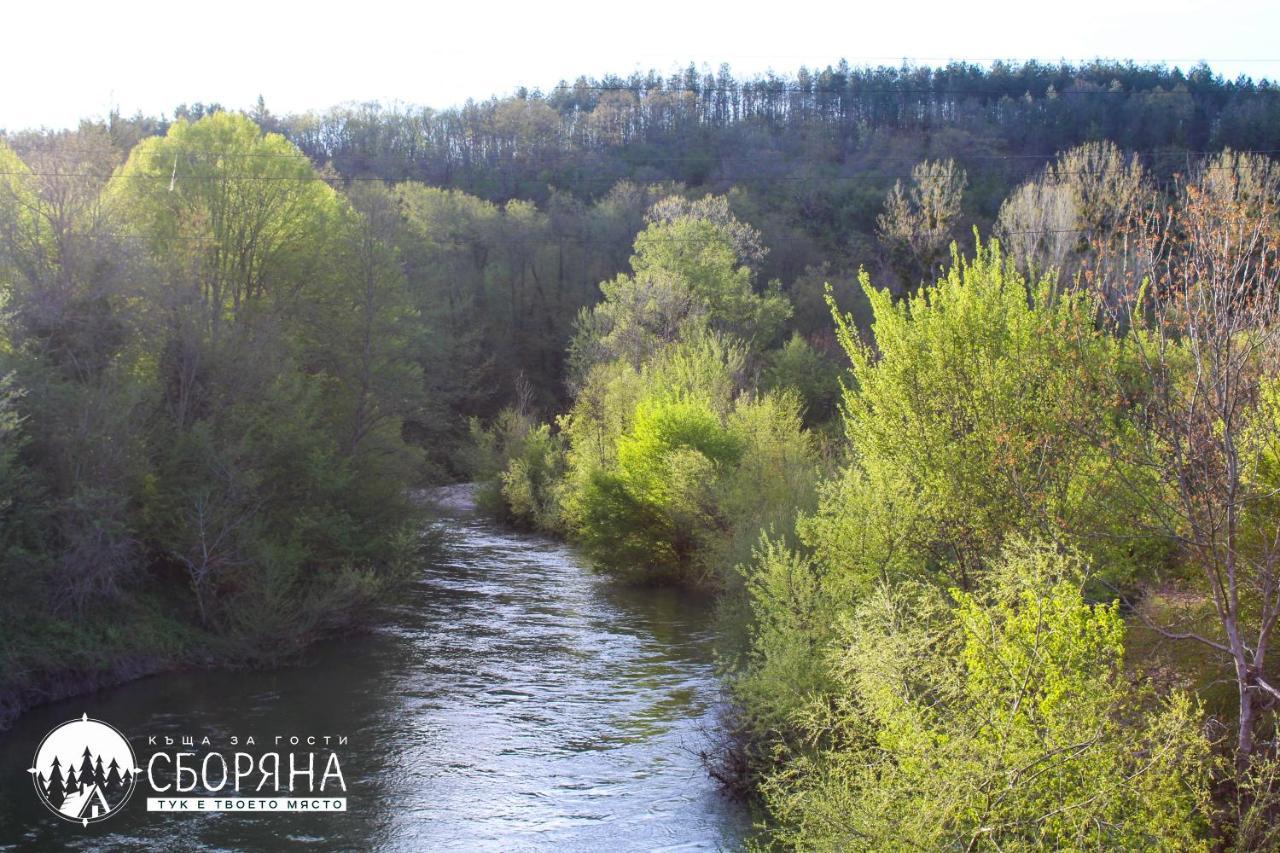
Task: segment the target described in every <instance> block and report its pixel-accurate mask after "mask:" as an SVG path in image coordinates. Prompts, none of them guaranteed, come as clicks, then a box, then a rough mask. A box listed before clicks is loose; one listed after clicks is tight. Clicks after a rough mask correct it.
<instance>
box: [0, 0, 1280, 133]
mask: <svg viewBox="0 0 1280 853" xmlns="http://www.w3.org/2000/svg"><path fill="white" fill-rule="evenodd" d="M1277 33H1280V3H1277V2H1276V0H1229V2H1224V0H1217V2H1200V0H1076V2H1071V3H1055V4H1049V3H1044V2H1032V0H1002V2H988V3H980V2H979V3H972V2H970V3H965V2H956V0H949V2H945V3H932V2H919V0H917V2H911V0H905V2H904V0H897V2H895V0H867V2H863V3H859V2H855V0H843V2H840V3H832V4H831V5H830V6H829V7H828V8H826V9H825V10H824V8H823V5H822V4H820V3H813V2H809V3H768V4H764V3H759V2H737V3H732V4H730V3H710V2H706V0H681V2H673V0H643V2H636V3H604V2H599V0H597V1H596V2H582V0H572V2H554V3H552V2H542V3H539V2H534V0H528V2H522V3H514V2H481V0H448V2H443V3H441V2H437V3H418V4H411V3H410V2H400V3H396V2H388V0H356V2H346V3H340V4H339V3H323V2H310V3H294V2H276V0H255V2H245V0H226V2H217V3H213V2H208V1H207V0H206V2H190V0H187V2H183V0H171V2H164V3H160V2H132V3H131V2H116V3H108V2H102V0H97V2H92V3H83V4H80V3H74V4H73V3H57V2H48V0H46V2H44V3H40V2H35V1H34V0H18V1H17V2H15V3H11V4H6V7H5V8H4V9H3V10H2V11H0V38H2V43H3V49H0V66H2V70H0V73H2V74H3V78H2V79H3V81H4V82H3V84H0V86H2V88H0V128H7V129H11V130H16V129H20V128H25V127H35V126H50V127H63V126H69V125H73V124H74V123H75V122H76V121H77V119H79V118H81V117H102V116H104V115H106V113H107V112H108V110H109V109H110V107H112V106H115V107H118V108H119V110H120V111H121V112H122V113H125V114H126V115H131V114H133V113H134V112H135V111H137V110H142V111H143V112H144V113H148V114H165V115H169V114H171V113H172V110H173V108H174V107H175V106H176V105H177V104H179V103H184V102H187V103H194V102H196V101H203V102H206V103H208V102H212V101H217V102H219V103H221V104H223V105H224V106H226V107H229V108H247V107H251V106H252V105H253V103H254V102H255V101H256V100H257V97H258V95H259V94H261V95H263V97H264V98H265V99H266V102H267V106H268V107H269V108H270V109H271V110H272V111H273V112H276V113H286V112H296V111H304V110H308V109H314V110H323V109H325V108H326V107H329V106H333V105H335V104H338V103H343V102H348V101H367V100H378V101H382V102H384V103H391V102H400V103H408V104H420V105H424V106H432V107H437V108H443V107H448V106H453V105H457V104H460V103H462V102H463V101H465V100H466V99H467V98H469V97H473V98H476V99H484V98H487V97H489V96H490V95H493V94H497V95H506V94H510V93H511V92H512V91H514V90H515V89H516V88H517V87H519V86H521V85H524V86H528V87H529V88H531V89H532V88H536V87H541V88H543V89H544V90H545V89H549V88H550V87H552V86H554V85H555V84H556V83H557V82H558V81H560V80H561V79H567V80H572V79H573V78H575V77H577V76H578V75H581V74H586V75H588V76H598V75H601V74H604V73H608V72H613V73H618V74H622V75H625V74H628V73H630V72H632V71H645V70H648V69H649V68H656V69H658V70H659V71H661V72H663V73H664V74H669V73H671V72H673V71H675V70H677V69H678V68H681V67H683V66H685V65H687V64H688V63H689V62H690V61H691V60H692V61H694V62H695V63H697V64H698V65H699V66H701V65H703V64H705V65H707V66H709V67H710V68H712V69H715V68H717V67H718V66H719V65H720V63H722V62H727V63H729V65H730V66H731V67H732V69H733V71H734V73H735V75H739V76H746V75H749V74H751V73H753V72H759V71H764V70H768V69H772V70H774V71H777V72H779V73H792V72H794V71H795V70H796V69H797V68H798V67H799V66H800V65H802V64H804V65H808V66H809V67H810V68H814V67H819V68H820V67H823V66H825V65H827V64H829V63H830V64H834V63H835V62H836V61H837V60H839V59H840V58H841V57H843V58H846V59H848V60H849V62H850V64H851V65H855V66H856V65H863V64H873V65H878V64H895V65H896V64H898V63H900V62H901V61H902V60H904V59H906V60H909V61H913V62H919V63H923V64H942V63H945V62H946V61H948V60H950V59H957V60H969V61H976V62H984V63H985V62H987V61H990V60H991V59H997V58H1000V59H1011V60H1023V59H1028V58H1033V59H1039V60H1044V61H1057V60H1061V59H1067V60H1070V61H1080V60H1087V59H1093V58H1111V59H1114V58H1121V59H1130V58H1131V59H1134V60H1136V61H1139V62H1143V61H1159V60H1163V61H1165V62H1166V64H1169V65H1178V66H1182V67H1184V68H1187V67H1190V66H1192V65H1194V64H1195V63H1196V62H1197V61H1199V60H1201V59H1203V60H1206V61H1208V62H1209V64H1210V65H1211V66H1212V67H1213V68H1214V70H1215V71H1217V72H1219V73H1221V74H1223V75H1224V76H1226V77H1229V78H1234V77H1236V76H1238V75H1241V74H1244V75H1248V76H1250V77H1253V78H1254V79H1261V78H1264V77H1267V78H1270V79H1273V80H1275V79H1280V42H1277V40H1276V35H1277Z"/></svg>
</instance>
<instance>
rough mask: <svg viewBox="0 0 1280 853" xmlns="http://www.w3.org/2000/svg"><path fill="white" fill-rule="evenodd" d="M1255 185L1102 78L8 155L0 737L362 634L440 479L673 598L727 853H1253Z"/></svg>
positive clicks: (561, 107) (132, 132)
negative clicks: (122, 688)
mask: <svg viewBox="0 0 1280 853" xmlns="http://www.w3.org/2000/svg"><path fill="white" fill-rule="evenodd" d="M1277 155H1280V90H1278V89H1277V88H1276V87H1275V86H1274V85H1273V84H1271V83H1269V82H1265V81H1264V82H1260V83H1255V82H1254V81H1252V80H1248V79H1240V80H1236V81H1227V80H1223V79H1222V78H1221V77H1219V76H1217V75H1215V74H1214V73H1213V72H1212V70H1211V69H1209V68H1208V67H1206V66H1203V65H1201V66H1198V67H1196V68H1194V69H1192V70H1191V71H1190V72H1186V73H1184V72H1182V71H1179V70H1177V69H1168V68H1166V67H1164V66H1140V65H1135V64H1132V63H1127V64H1123V63H1102V62H1099V63H1094V64H1090V65H1083V66H1073V65H1068V64H1058V65H1052V64H1039V63H1026V64H1022V65H1008V64H1003V63H995V64H994V65H992V66H990V67H979V66H976V65H967V64H953V65H949V66H946V67H943V68H928V67H912V66H905V65H904V66H903V67H897V68H895V67H880V68H851V67H849V66H848V65H847V64H845V63H843V62H842V63H840V64H838V65H836V66H833V67H828V68H826V69H823V70H821V71H814V70H809V69H804V68H802V69H800V70H799V71H798V72H797V73H796V74H794V75H790V76H785V77H779V76H775V75H768V76H764V77H754V78H748V79H735V78H734V77H733V76H732V74H731V73H730V72H729V70H728V69H727V68H721V69H720V70H719V71H718V72H715V73H711V72H709V71H707V70H705V69H703V70H699V69H697V68H695V67H693V66H690V67H689V69H688V70H687V71H685V72H683V73H681V74H676V75H672V76H670V77H663V76H662V75H659V74H656V73H650V74H648V75H632V76H630V77H627V78H621V77H605V78H602V79H590V80H589V79H586V78H582V79H579V80H577V81H575V82H573V83H563V84H561V85H559V86H557V87H554V88H553V89H551V90H549V91H546V92H542V91H537V90H532V91H531V90H525V89H521V90H519V91H518V92H517V93H516V94H515V95H514V96H511V97H506V98H493V99H490V100H488V101H484V102H469V103H467V104H466V105H464V106H462V107H460V108H456V109H451V110H443V111H435V110H430V109H426V108H422V109H418V108H408V107H383V106H380V105H378V104H362V105H346V106H341V107H336V108H333V109H331V110H329V111H327V112H324V113H307V114H296V115H275V114H273V113H271V112H270V111H269V109H268V108H267V105H266V104H265V103H264V102H263V101H262V100H261V99H260V100H259V103H258V105H257V107H256V108H255V109H253V110H250V111H247V112H239V111H231V110H225V109H223V108H222V107H220V106H219V105H217V104H203V103H197V104H185V105H181V106H179V107H178V108H177V109H176V110H175V111H174V115H173V117H172V119H169V118H167V117H148V116H143V115H138V116H133V117H125V116H121V115H116V114H112V115H110V116H108V117H107V118H106V119H105V120H101V121H96V120H94V121H89V120H86V121H84V122H82V123H81V124H80V126H79V127H78V128H77V129H74V130H65V131H48V130H13V129H11V130H9V131H8V132H6V133H5V134H3V135H2V136H0V588H2V589H3V591H4V594H3V596H2V597H0V725H3V724H6V723H8V722H10V721H11V720H12V719H13V718H14V717H15V716H16V715H18V714H19V713H21V712H22V711H23V710H25V709H26V708H28V707H30V706H32V705H34V704H36V703H39V702H42V701H48V700H50V699H53V698H59V697H61V696H65V695H68V694H69V693H70V692H73V691H75V690H85V689H89V688H91V687H92V686H96V685H100V684H110V683H115V682H118V681H120V680H123V679H127V678H130V677H136V676H138V675H142V674H146V673H150V672H156V671H160V670H164V669H171V668H174V667H198V666H217V665H227V664H236V665H246V664H249V665H257V664H268V663H271V662H276V661H279V660H282V659H288V658H289V656H290V655H293V654H295V653H296V652H297V651H298V650H300V649H301V648H303V647H305V646H306V645H307V644H308V643H310V642H312V641H314V640H315V639H316V638H318V637H322V636H325V635H328V634H332V633H334V632H338V631H344V630H350V629H352V628H353V627H357V626H360V625H362V624H365V623H366V622H367V621H368V620H369V619H371V618H375V617H374V616H373V615H372V614H374V613H375V612H376V609H377V606H378V605H379V604H380V603H382V602H385V601H387V600H389V599H393V598H394V597H395V595H396V592H397V589H398V588H400V587H401V585H402V584H404V583H405V582H406V581H407V580H408V579H409V578H410V577H411V576H412V572H413V567H414V565H415V564H416V563H417V562H418V561H420V560H422V559H424V558H429V556H430V554H431V553H432V550H433V548H435V547H436V545H435V543H434V542H433V541H432V538H431V536H430V535H427V534H424V533H423V530H424V526H423V524H422V511H421V507H420V504H419V502H418V501H416V500H415V499H414V491H415V490H416V489H418V488H420V487H423V486H425V485H428V484H435V483H446V482H456V481H461V480H474V481H476V482H477V483H478V484H479V486H478V488H479V497H480V502H481V504H482V505H483V507H484V508H485V510H486V511H487V512H489V513H492V514H493V515H494V516H496V517H498V518H500V519H502V520H503V521H504V522H505V523H507V524H509V525H512V526H515V527H519V528H523V529H528V530H536V531H540V532H542V533H545V534H549V535H551V536H554V537H560V538H564V539H566V540H568V541H569V542H571V543H573V544H574V546H575V548H577V549H578V550H579V551H580V552H581V553H582V554H583V555H585V556H586V557H587V558H588V559H589V560H590V562H591V563H592V565H593V566H595V567H596V568H597V569H598V570H599V571H600V572H602V573H604V574H606V575H607V576H610V577H612V578H616V579H617V581H618V582H619V583H625V584H638V585H663V586H669V587H674V588H676V589H679V590H683V591H686V592H687V593H688V594H689V595H695V594H696V595H704V594H708V593H709V594H713V595H714V596H715V597H716V600H717V610H716V613H717V615H716V617H715V622H716V624H715V626H714V627H715V630H716V631H717V634H718V636H719V638H720V639H719V646H720V661H721V664H720V665H721V669H722V672H723V676H724V681H725V684H726V691H727V694H728V701H727V702H726V710H725V712H724V714H723V715H722V719H721V725H720V731H719V732H718V735H717V743H716V746H715V748H714V749H710V750H708V752H707V754H706V757H705V761H706V764H707V770H708V772H710V773H711V774H712V775H714V776H715V777H716V778H717V779H718V780H720V781H721V782H722V783H723V785H724V786H725V788H726V789H728V790H731V791H733V792H735V793H736V794H738V795H740V796H742V797H744V798H747V799H748V800H750V801H751V802H752V803H753V804H755V806H756V808H757V809H758V811H759V813H760V814H761V816H762V817H761V820H760V826H761V835H760V838H759V840H758V842H756V843H758V844H759V845H760V846H761V847H762V848H773V847H777V848H784V849H790V848H796V849H815V850H827V849H885V844H886V843H887V842H886V839H896V840H897V841H896V842H895V843H896V844H897V845H898V847H900V848H901V849H907V848H923V849H991V850H997V849H1041V848H1049V849H1084V848H1105V849H1136V848H1143V849H1145V848H1153V849H1173V850H1184V849H1187V850H1199V849H1203V850H1225V849H1230V850H1267V849H1275V848H1276V847H1277V846H1280V750H1278V749H1277V732H1276V709H1277V707H1278V700H1280V674H1273V673H1274V671H1275V667H1274V666H1273V665H1272V664H1271V662H1270V660H1269V650H1270V644H1271V643H1272V642H1273V641H1274V634H1275V631H1276V628H1277V622H1280V500H1278V498H1277V492H1278V491H1280V163H1278V162H1277V160H1276V159H1275V158H1276V156H1277ZM547 594H548V595H554V594H555V591H554V590H548V591H547Z"/></svg>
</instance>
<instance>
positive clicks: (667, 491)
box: [571, 395, 742, 579]
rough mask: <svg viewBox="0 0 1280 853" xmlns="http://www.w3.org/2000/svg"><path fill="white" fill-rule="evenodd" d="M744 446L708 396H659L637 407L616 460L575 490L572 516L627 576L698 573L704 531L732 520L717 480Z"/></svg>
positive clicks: (600, 557) (598, 551)
mask: <svg viewBox="0 0 1280 853" xmlns="http://www.w3.org/2000/svg"><path fill="white" fill-rule="evenodd" d="M741 453H742V444H741V442H740V441H739V440H738V439H737V437H736V436H734V435H733V434H732V433H731V432H730V431H729V430H728V429H726V428H725V426H724V424H723V422H722V420H721V416H720V414H719V413H718V412H716V410H715V408H714V407H713V406H712V405H711V403H710V401H709V400H707V399H706V398H699V397H697V396H693V395H680V396H664V397H653V398H649V399H645V400H643V401H642V402H641V403H640V404H639V405H637V406H636V408H635V411H634V414H633V417H632V419H631V426H630V428H629V429H628V430H627V431H626V432H625V433H623V434H622V435H621V436H619V437H618V440H617V444H616V458H615V462H614V464H613V465H611V466H609V467H608V468H600V469H596V470H595V471H593V472H592V473H591V474H590V475H589V476H588V478H587V481H586V483H585V485H584V488H583V489H582V491H581V493H579V494H576V495H574V498H573V502H572V504H571V519H572V523H573V525H574V529H575V530H576V531H577V535H578V539H579V541H580V542H581V544H582V546H583V549H584V550H585V552H586V553H587V555H588V556H589V557H590V558H591V559H592V560H593V561H595V562H596V563H597V564H599V565H601V566H604V567H606V568H609V569H611V570H613V571H615V572H618V573H621V574H624V575H638V576H639V577H643V578H646V579H649V578H658V577H671V578H680V577H682V576H690V575H693V574H694V573H695V572H696V571H697V569H698V567H697V565H696V560H697V556H698V553H699V551H700V550H701V548H702V546H703V545H704V543H703V541H702V536H703V534H704V532H705V531H708V530H711V529H714V528H716V527H719V526H722V525H724V524H727V520H726V519H724V517H723V516H722V515H721V514H720V512H719V510H718V508H717V506H716V504H715V502H714V485H715V484H716V483H717V482H718V481H719V479H720V478H721V477H722V476H724V475H725V473H726V472H727V470H728V469H730V468H731V467H732V466H733V465H734V464H736V463H737V461H738V460H739V458H740V457H741Z"/></svg>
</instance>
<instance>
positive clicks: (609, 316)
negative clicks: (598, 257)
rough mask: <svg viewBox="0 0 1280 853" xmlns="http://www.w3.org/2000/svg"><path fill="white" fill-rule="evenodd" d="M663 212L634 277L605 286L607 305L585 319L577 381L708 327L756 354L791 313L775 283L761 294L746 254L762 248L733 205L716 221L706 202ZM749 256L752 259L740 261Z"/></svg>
mask: <svg viewBox="0 0 1280 853" xmlns="http://www.w3.org/2000/svg"><path fill="white" fill-rule="evenodd" d="M668 202H670V200H668ZM660 206H661V205H660ZM714 207H715V206H714V205H712V206H711V208H714ZM655 209H656V208H655ZM663 209H665V210H667V211H668V213H669V217H659V218H657V219H655V220H654V221H652V222H651V223H650V224H649V225H648V227H646V228H645V229H644V230H643V231H641V232H640V233H639V235H637V236H636V240H635V254H634V255H632V257H631V269H632V274H631V275H620V276H618V277H617V278H615V279H614V280H612V281H607V282H604V283H603V284H601V286H600V289H601V291H602V293H603V294H604V300H603V301H602V302H600V303H599V304H597V305H596V306H594V307H593V308H591V309H589V310H585V309H584V311H583V312H582V314H581V315H580V316H579V319H578V330H577V334H576V335H575V336H574V340H573V342H572V344H571V347H570V349H571V362H572V364H573V366H574V371H575V373H576V374H577V375H578V377H583V376H585V374H586V373H587V372H588V371H589V370H590V369H591V367H592V366H594V365H596V364H599V363H602V362H608V361H612V360H617V359H624V360H626V361H628V362H629V363H630V364H631V365H632V366H633V367H636V368H639V367H640V366H641V365H643V364H644V363H645V362H646V361H647V360H649V359H650V358H652V357H653V356H654V355H655V354H656V353H657V352H658V351H659V350H661V349H662V348H663V347H664V346H667V345H669V344H671V343H675V342H677V341H681V340H688V339H691V338H693V337H695V336H697V335H699V334H703V333H705V331H706V330H708V329H710V330H713V331H715V332H718V333H720V334H725V335H728V336H730V337H733V338H736V339H737V340H739V341H742V342H743V343H744V344H745V345H746V346H747V348H748V350H749V351H751V352H758V351H760V350H761V349H763V348H764V347H765V346H767V345H768V344H769V343H770V342H771V341H772V340H773V339H774V338H775V337H776V336H777V333H778V330H779V329H780V328H781V326H782V324H783V323H784V322H785V321H786V320H787V319H788V318H789V317H790V316H791V306H790V303H789V302H788V301H787V299H786V297H785V296H783V295H782V293H781V291H780V289H779V286H778V285H777V283H776V282H775V283H773V284H771V285H770V286H769V287H768V289H767V290H766V291H765V292H764V293H757V292H756V290H755V273H754V271H753V270H752V268H751V266H749V262H750V261H751V260H752V259H753V258H755V255H754V254H751V252H750V250H745V249H743V246H744V245H746V246H755V245H756V244H758V240H759V234H758V233H757V232H755V231H754V229H752V228H750V226H747V225H745V224H743V223H741V222H738V221H737V220H736V219H734V218H733V217H732V214H729V213H728V211H727V207H724V209H723V210H720V211H719V213H718V215H716V216H712V217H710V218H708V217H707V211H708V210H709V209H710V208H708V207H707V206H706V205H696V204H695V205H692V206H688V205H684V206H681V205H673V204H671V203H668V204H667V205H666V207H665V208H663ZM700 212H701V213H700ZM744 251H748V253H749V254H751V257H747V258H744V257H742V253H743V252H744ZM756 259H757V260H758V258H756Z"/></svg>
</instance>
